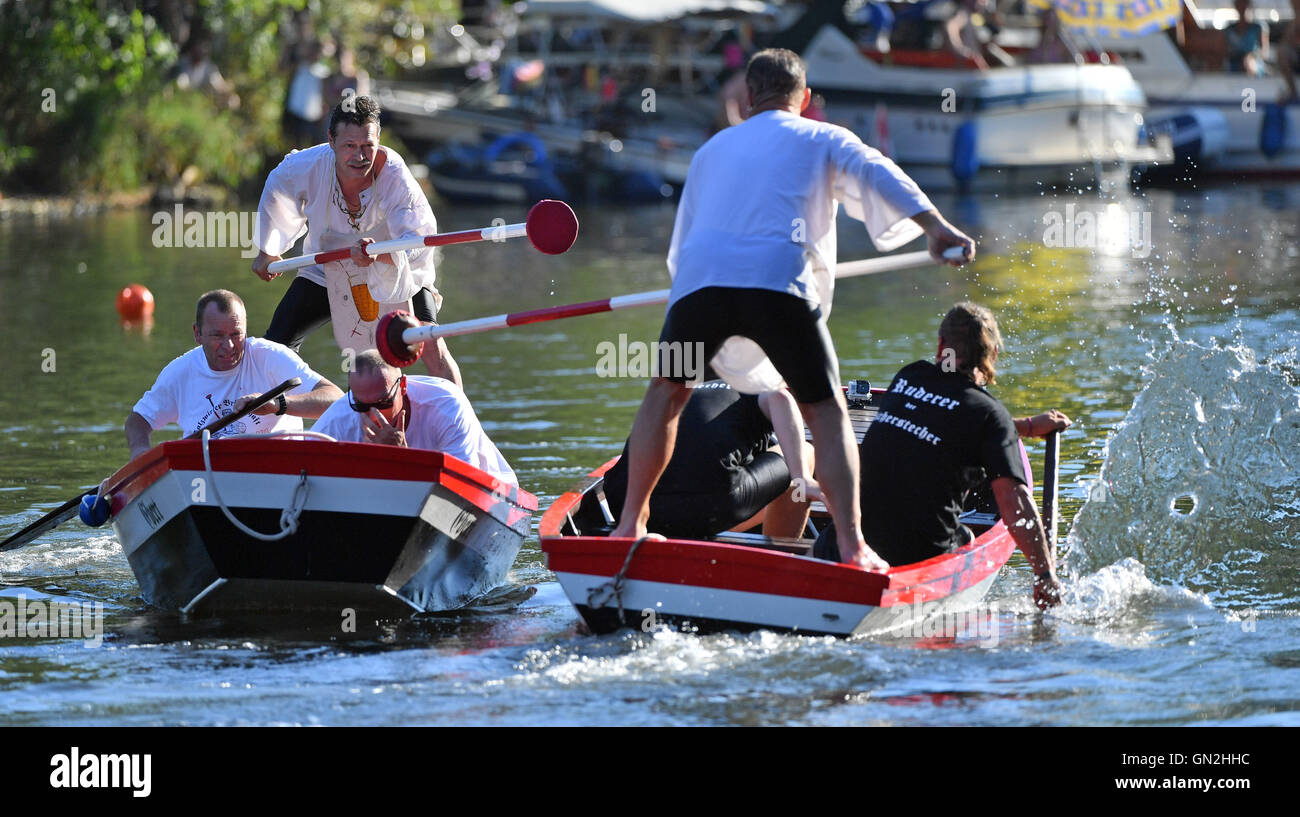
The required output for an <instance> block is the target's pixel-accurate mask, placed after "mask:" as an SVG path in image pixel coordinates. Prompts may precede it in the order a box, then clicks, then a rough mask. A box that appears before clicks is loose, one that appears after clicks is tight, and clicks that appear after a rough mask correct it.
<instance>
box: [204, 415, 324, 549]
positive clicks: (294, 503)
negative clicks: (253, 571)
mask: <svg viewBox="0 0 1300 817" xmlns="http://www.w3.org/2000/svg"><path fill="white" fill-rule="evenodd" d="M245 436H258V437H290V436H293V437H297V436H316V437H324V438H325V439H327V440H329V441H331V442H335V440H334V438H333V437H330V436H328V435H326V434H320V433H318V432H315V431H273V432H271V433H269V434H257V435H245ZM211 438H212V434H211V432H209V431H208V430H207V429H206V428H205V429H203V468H204V471H205V472H206V473H207V475H208V484H209V485H210V486H211V487H212V496H213V498H215V499H216V500H217V507H219V508H221V512H222V513H223V514H225V515H226V519H229V520H230V524H232V525H234V526H235V527H236V528H238V529H239V530H241V531H243V532H244V533H245V534H247V535H249V536H251V537H253V538H254V539H260V540H262V541H263V542H278V541H280V540H281V539H283V538H285V537H286V536H292V535H293V534H295V533H297V532H298V517H299V516H301V515H302V511H303V508H305V507H306V506H307V492H308V490H309V488H308V485H307V469H305V468H304V469H303V470H302V473H301V474H300V475H299V478H298V485H297V486H296V487H295V488H294V489H293V498H292V499H291V500H290V502H289V507H287V508H285V509H284V510H283V511H281V512H280V532H279V533H258V532H257V531H255V530H253V529H252V528H250V527H248V526H247V525H245V524H244V523H243V522H240V521H239V520H238V519H236V518H235V515H234V514H233V513H231V511H230V509H229V508H227V507H226V503H225V500H223V499H222V498H221V492H220V491H218V490H217V479H216V475H215V474H213V472H212V454H211V452H209V450H208V441H209V440H210V439H211Z"/></svg>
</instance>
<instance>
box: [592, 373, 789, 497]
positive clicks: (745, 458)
mask: <svg viewBox="0 0 1300 817" xmlns="http://www.w3.org/2000/svg"><path fill="white" fill-rule="evenodd" d="M775 444H776V438H775V437H774V436H773V433H772V423H771V421H770V420H768V419H767V417H766V416H765V415H764V414H763V411H762V409H760V408H759V407H758V396H757V395H753V394H742V393H741V392H738V391H735V390H734V389H732V388H731V387H730V386H729V385H727V383H726V382H725V381H723V380H710V381H708V382H706V383H701V384H700V385H698V386H696V387H695V388H693V389H691V399H690V400H688V401H687V403H686V408H685V409H684V410H683V411H682V414H681V418H680V419H679V420H678V422H677V441H676V443H675V445H674V448H673V456H672V459H671V460H670V461H669V463H668V467H667V468H665V469H664V473H663V476H662V477H660V479H659V484H658V485H657V486H656V488H655V493H691V494H696V493H719V494H725V493H727V492H728V491H730V490H732V487H733V485H734V484H735V480H736V476H737V474H738V472H740V471H741V470H743V469H744V468H745V467H747V466H748V465H749V464H750V463H751V462H753V460H754V458H755V457H757V456H758V455H759V454H762V453H763V452H764V451H766V450H767V449H769V448H771V447H772V446H773V445H775ZM627 461H628V457H627V446H626V445H625V446H623V456H622V457H621V458H620V459H619V461H618V463H617V464H615V465H614V467H613V468H611V469H610V471H609V473H607V474H606V475H605V486H606V489H607V490H611V491H613V492H614V493H616V494H617V495H618V496H619V497H622V495H623V491H624V490H625V487H624V486H625V485H626V483H627V474H626V470H627Z"/></svg>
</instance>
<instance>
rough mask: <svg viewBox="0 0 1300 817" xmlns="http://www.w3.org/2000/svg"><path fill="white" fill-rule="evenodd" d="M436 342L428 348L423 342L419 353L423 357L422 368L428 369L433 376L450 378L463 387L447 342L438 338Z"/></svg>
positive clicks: (457, 367) (458, 370) (458, 369)
mask: <svg viewBox="0 0 1300 817" xmlns="http://www.w3.org/2000/svg"><path fill="white" fill-rule="evenodd" d="M436 343H437V346H436V347H435V348H433V349H430V348H429V346H428V344H427V343H426V344H425V348H424V354H423V355H421V357H423V358H424V368H426V369H428V371H429V374H430V375H432V376H433V377H441V378H442V379H444V380H450V381H451V382H453V383H455V384H456V385H457V386H460V387H461V388H462V389H463V388H465V384H464V383H462V382H461V380H460V366H458V365H456V361H455V359H454V358H452V356H451V350H450V349H448V348H447V342H446V341H444V340H443V339H442V338H438V339H437V341H436Z"/></svg>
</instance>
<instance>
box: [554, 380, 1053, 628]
mask: <svg viewBox="0 0 1300 817" xmlns="http://www.w3.org/2000/svg"><path fill="white" fill-rule="evenodd" d="M873 414H874V411H873V410H872V409H871V408H870V407H869V406H866V405H862V404H859V405H858V407H856V408H855V407H852V406H851V408H850V415H851V417H852V420H853V425H854V429H855V431H856V433H857V435H858V437H859V439H861V435H862V434H863V433H864V432H865V430H866V427H867V425H868V424H869V423H870V420H871V417H872V416H873ZM1022 450H1023V449H1022ZM1050 451H1052V447H1050V446H1049V452H1050ZM616 461H617V460H611V461H610V462H607V463H605V464H604V465H603V466H601V467H600V468H598V469H596V470H595V471H593V472H592V473H591V474H589V475H588V476H587V477H586V478H585V479H584V480H583V481H582V482H581V483H580V484H579V485H577V486H575V487H574V489H573V490H572V491H570V492H568V493H566V494H564V495H563V496H561V497H560V498H559V499H557V500H556V501H555V503H554V504H552V505H551V507H550V508H548V509H547V511H546V513H545V514H544V515H543V516H542V520H541V525H540V535H541V541H542V551H543V553H545V554H546V559H547V566H548V567H549V569H550V570H551V571H552V572H554V573H555V574H556V578H557V579H558V581H559V583H560V585H561V587H562V588H563V589H564V592H565V594H566V595H567V596H568V598H569V600H570V601H571V602H572V603H573V605H574V606H575V607H576V608H577V610H578V613H579V614H580V615H581V616H582V619H583V621H584V622H585V623H586V624H587V626H588V628H590V629H591V631H592V632H594V633H609V632H613V631H615V630H618V629H620V628H622V627H632V628H637V629H645V630H648V629H650V628H651V627H652V626H656V625H659V624H667V625H670V626H678V627H680V628H682V629H686V630H690V631H693V632H713V631H720V630H755V629H770V630H777V631H784V632H795V633H801V634H807V635H834V636H854V635H864V634H870V633H881V632H887V631H890V630H895V629H897V628H900V627H905V626H908V625H911V624H916V623H919V619H920V618H921V617H926V618H928V617H931V616H934V615H942V614H946V613H950V612H954V611H957V610H962V609H967V608H970V607H972V606H974V605H976V604H978V603H979V602H980V600H981V599H982V598H983V597H984V595H985V593H986V592H987V591H988V589H989V587H990V586H991V585H992V583H993V580H994V578H995V577H996V576H997V574H998V571H999V570H1000V569H1001V568H1002V566H1003V565H1004V564H1006V562H1007V560H1008V559H1009V558H1010V556H1011V552H1012V550H1014V549H1015V542H1014V540H1013V539H1012V536H1011V534H1010V532H1009V531H1008V530H1007V527H1006V525H1005V524H1004V523H1003V522H1002V521H1001V520H1000V519H998V518H997V515H996V513H989V512H987V511H984V510H983V509H981V510H980V511H971V512H968V513H967V514H965V515H964V516H963V517H962V521H963V522H964V523H965V524H966V525H967V526H968V527H970V528H971V530H972V532H974V533H975V534H976V537H975V539H974V541H972V542H971V543H970V544H968V545H966V546H965V547H962V548H960V549H959V550H957V551H956V552H954V553H950V554H946V555H942V556H937V557H935V558H932V559H928V560H926V561H923V562H918V563H915V564H910V565H899V566H896V567H893V568H891V569H890V570H889V571H888V572H886V573H872V572H868V571H865V570H862V569H860V568H858V567H854V566H849V565H845V564H837V563H833V562H828V561H823V560H820V559H815V558H812V557H811V555H810V553H811V549H812V545H813V540H812V539H811V538H804V539H772V538H769V537H765V536H761V535H759V534H756V533H747V532H738V531H728V532H726V533H722V534H719V535H717V536H715V537H713V539H712V540H710V541H697V540H677V539H669V540H665V541H659V540H653V539H645V540H640V541H635V540H631V539H609V538H607V535H608V533H609V531H610V530H611V529H612V528H613V517H612V514H611V512H610V509H609V507H608V503H607V502H606V500H605V496H604V491H603V481H604V480H603V475H604V473H605V471H606V470H608V469H609V468H610V467H611V466H612V465H613V464H614V462H616ZM864 467H870V464H869V463H866V464H864ZM1048 470H1049V471H1050V470H1051V469H1050V468H1049V469H1048ZM1026 473H1028V468H1026ZM1051 490H1052V492H1053V495H1054V488H1053V489H1051Z"/></svg>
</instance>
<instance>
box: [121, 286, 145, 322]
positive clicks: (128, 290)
mask: <svg viewBox="0 0 1300 817" xmlns="http://www.w3.org/2000/svg"><path fill="white" fill-rule="evenodd" d="M117 314H119V315H121V316H122V320H124V321H138V320H142V319H144V318H147V317H149V316H151V315H153V293H152V292H150V291H149V288H148V287H145V286H141V285H140V284H131V285H130V286H128V287H123V288H122V291H121V292H119V293H117Z"/></svg>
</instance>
